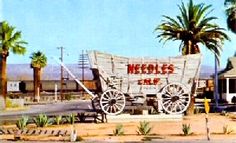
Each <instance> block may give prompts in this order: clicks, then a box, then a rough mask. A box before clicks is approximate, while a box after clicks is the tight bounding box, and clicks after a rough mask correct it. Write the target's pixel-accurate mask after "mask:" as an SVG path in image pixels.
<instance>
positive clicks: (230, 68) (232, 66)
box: [219, 57, 236, 78]
mask: <svg viewBox="0 0 236 143" xmlns="http://www.w3.org/2000/svg"><path fill="white" fill-rule="evenodd" d="M219 77H220V78H226V77H229V78H230V77H231V78H232V77H235V78H236V57H231V58H229V59H228V63H227V66H226V68H225V69H224V70H223V71H222V72H220V73H219Z"/></svg>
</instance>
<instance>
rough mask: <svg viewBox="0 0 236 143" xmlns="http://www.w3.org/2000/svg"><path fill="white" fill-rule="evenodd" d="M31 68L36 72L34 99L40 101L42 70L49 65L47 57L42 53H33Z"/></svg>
mask: <svg viewBox="0 0 236 143" xmlns="http://www.w3.org/2000/svg"><path fill="white" fill-rule="evenodd" d="M30 58H31V67H32V68H33V70H34V97H35V101H36V100H37V101H38V100H39V99H38V95H39V90H40V80H41V69H42V68H44V67H45V66H46V65H47V57H46V56H45V54H43V53H42V52H40V51H38V52H33V53H32V54H31V57H30Z"/></svg>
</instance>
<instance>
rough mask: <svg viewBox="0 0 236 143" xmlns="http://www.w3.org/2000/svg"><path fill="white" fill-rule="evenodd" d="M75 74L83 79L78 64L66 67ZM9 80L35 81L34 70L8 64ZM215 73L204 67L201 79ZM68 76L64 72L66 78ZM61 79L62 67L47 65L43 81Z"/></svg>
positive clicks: (90, 75)
mask: <svg viewBox="0 0 236 143" xmlns="http://www.w3.org/2000/svg"><path fill="white" fill-rule="evenodd" d="M66 66H67V67H68V68H69V69H70V70H71V72H72V73H73V74H75V76H76V77H78V78H79V79H81V78H82V70H81V69H80V68H79V65H78V64H68V65H66ZM7 71H8V79H9V80H33V69H32V68H31V67H30V64H8V65H7ZM213 73H214V67H211V66H207V65H202V67H201V71H200V78H210V76H211V75H212V74H213ZM67 76H68V74H67V73H66V72H64V77H67ZM60 77H61V67H60V66H58V65H47V66H46V67H45V68H43V70H42V79H43V80H60ZM85 79H87V80H91V79H93V75H92V72H91V70H90V69H89V68H87V69H85Z"/></svg>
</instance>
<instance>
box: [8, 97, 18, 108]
mask: <svg viewBox="0 0 236 143" xmlns="http://www.w3.org/2000/svg"><path fill="white" fill-rule="evenodd" d="M19 107H20V105H19V104H14V103H12V101H11V99H10V98H6V108H19Z"/></svg>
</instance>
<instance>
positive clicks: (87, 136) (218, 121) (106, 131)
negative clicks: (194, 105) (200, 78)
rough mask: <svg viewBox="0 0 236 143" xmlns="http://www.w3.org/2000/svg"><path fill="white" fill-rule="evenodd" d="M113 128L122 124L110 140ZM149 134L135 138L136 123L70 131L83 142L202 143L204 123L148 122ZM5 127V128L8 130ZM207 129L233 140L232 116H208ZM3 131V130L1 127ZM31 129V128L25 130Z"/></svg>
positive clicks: (190, 119)
mask: <svg viewBox="0 0 236 143" xmlns="http://www.w3.org/2000/svg"><path fill="white" fill-rule="evenodd" d="M117 124H122V125H123V127H124V135H123V136H114V135H113V130H115V128H116V125H117ZM182 124H190V126H191V132H192V134H191V135H189V136H184V135H183V132H182ZM150 125H151V126H152V130H151V132H150V134H149V135H147V136H143V135H138V134H137V127H138V126H139V122H128V123H127V122H122V121H121V122H120V123H97V124H96V123H76V124H74V128H75V130H76V131H77V135H78V136H80V137H82V138H83V140H84V141H107V142H111V141H118V142H124V141H131V142H134V141H143V140H153V141H154V140H161V141H165V140H172V141H176V140H177V141H186V140H187V141H188V140H189V141H192V140H206V138H207V137H206V122H205V114H197V115H193V116H185V117H184V118H183V120H181V121H168V122H167V121H157V122H150ZM226 125H228V129H229V130H232V131H233V132H232V133H230V134H223V127H224V126H226ZM8 127H9V126H8ZM12 127H14V126H13V125H12ZM209 127H210V132H211V139H213V140H214V139H220V140H222V141H223V140H225V139H236V115H233V114H229V115H228V116H222V115H220V114H210V115H209ZM5 128H6V126H5ZM29 128H31V127H29ZM71 128H72V125H68V124H67V125H66V124H65V125H52V126H49V127H47V129H68V130H70V129H71ZM9 138H12V137H11V136H10V135H8V136H6V135H5V136H3V135H2V136H0V139H9ZM23 138H24V139H25V140H51V141H52V140H56V141H59V140H60V141H63V140H64V141H66V140H67V141H69V136H67V137H60V136H59V137H43V136H24V137H23Z"/></svg>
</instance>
